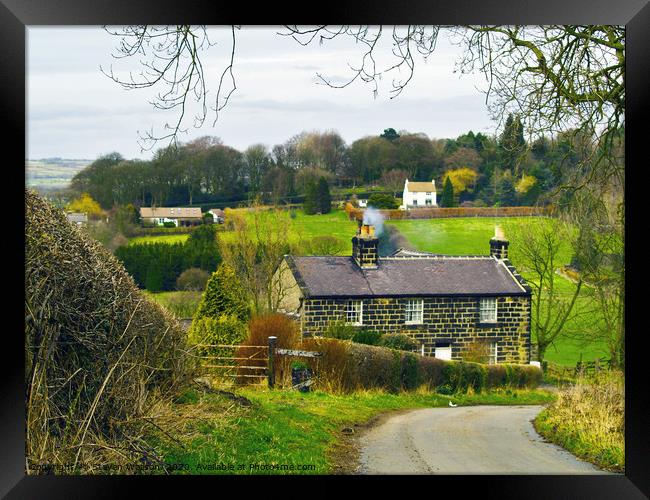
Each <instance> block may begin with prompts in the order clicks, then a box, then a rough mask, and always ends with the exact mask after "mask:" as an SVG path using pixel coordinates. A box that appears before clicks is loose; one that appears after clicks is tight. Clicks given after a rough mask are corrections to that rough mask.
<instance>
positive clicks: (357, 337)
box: [352, 330, 382, 345]
mask: <svg viewBox="0 0 650 500" xmlns="http://www.w3.org/2000/svg"><path fill="white" fill-rule="evenodd" d="M381 337H382V333H381V332H372V331H369V330H359V331H358V332H356V333H355V334H354V335H353V336H352V342H356V343H357V344H367V345H379V342H380V340H381Z"/></svg>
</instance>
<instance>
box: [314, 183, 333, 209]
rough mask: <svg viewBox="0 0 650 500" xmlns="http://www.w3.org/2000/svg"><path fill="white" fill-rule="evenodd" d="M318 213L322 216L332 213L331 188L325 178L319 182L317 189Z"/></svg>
mask: <svg viewBox="0 0 650 500" xmlns="http://www.w3.org/2000/svg"><path fill="white" fill-rule="evenodd" d="M316 192H317V200H318V207H319V208H318V211H319V212H320V213H322V214H327V213H330V212H331V211H332V196H331V195H330V187H329V184H328V183H327V180H326V179H325V177H321V178H320V179H319V180H318V185H317V188H316Z"/></svg>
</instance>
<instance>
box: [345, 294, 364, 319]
mask: <svg viewBox="0 0 650 500" xmlns="http://www.w3.org/2000/svg"><path fill="white" fill-rule="evenodd" d="M346 318H347V323H348V325H361V324H363V301H362V300H350V301H348V308H347V314H346Z"/></svg>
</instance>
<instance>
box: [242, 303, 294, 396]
mask: <svg viewBox="0 0 650 500" xmlns="http://www.w3.org/2000/svg"><path fill="white" fill-rule="evenodd" d="M271 336H274V337H277V340H276V347H277V348H278V349H295V348H297V347H298V346H299V342H300V330H299V328H298V324H297V323H296V322H295V321H294V320H293V319H291V318H290V317H288V316H285V315H284V314H279V313H270V314H263V315H260V316H254V317H253V318H251V320H250V321H249V322H248V336H247V337H246V339H245V340H244V341H243V342H242V343H241V346H240V348H239V349H238V350H237V356H236V357H241V358H249V359H246V360H240V363H239V365H240V367H239V368H238V369H237V373H238V374H239V375H259V374H260V371H261V370H251V369H246V368H243V367H244V366H254V367H260V368H261V367H265V366H266V365H267V363H268V356H267V352H266V350H260V349H259V348H257V347H247V346H266V345H268V342H269V340H268V339H269V337H271ZM292 361H296V358H291V357H288V356H277V357H276V358H275V363H274V372H275V379H276V383H277V384H278V385H280V386H281V385H284V384H286V383H287V382H290V381H291V367H290V364H291V362H292ZM245 378H246V377H242V378H241V379H240V381H241V382H244V383H245V381H244V380H243V379H245Z"/></svg>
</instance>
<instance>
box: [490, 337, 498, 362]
mask: <svg viewBox="0 0 650 500" xmlns="http://www.w3.org/2000/svg"><path fill="white" fill-rule="evenodd" d="M498 356H499V342H498V341H496V340H491V341H489V342H488V364H490V365H496V364H497V362H498V361H497V360H498Z"/></svg>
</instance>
